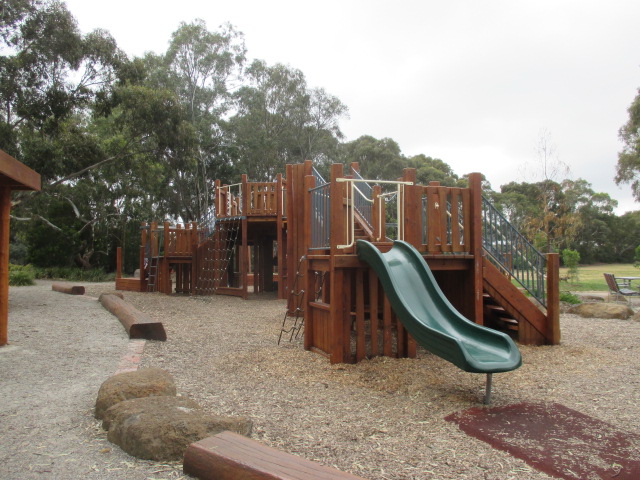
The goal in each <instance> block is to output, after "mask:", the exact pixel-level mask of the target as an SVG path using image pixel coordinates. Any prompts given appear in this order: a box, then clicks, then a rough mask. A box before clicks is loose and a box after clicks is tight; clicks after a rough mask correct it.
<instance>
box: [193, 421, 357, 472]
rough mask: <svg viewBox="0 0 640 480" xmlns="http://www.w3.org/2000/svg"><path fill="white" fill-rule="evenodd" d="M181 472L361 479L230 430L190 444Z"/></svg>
mask: <svg viewBox="0 0 640 480" xmlns="http://www.w3.org/2000/svg"><path fill="white" fill-rule="evenodd" d="M183 471H184V473H186V474H187V475H191V476H193V477H196V478H199V479H200V480H209V479H211V480H213V479H217V480H259V479H265V480H266V479H269V480H273V479H291V480H313V479H322V480H362V478H361V477H356V476H355V475H352V474H350V473H345V472H341V471H340V470H337V469H335V468H331V467H325V466H323V465H320V464H319V463H316V462H312V461H311V460H307V459H305V458H301V457H296V456H295V455H291V454H289V453H285V452H281V451H280V450H276V449H275V448H271V447H267V446H265V445H262V444H261V443H259V442H256V441H255V440H251V439H250V438H247V437H244V436H242V435H238V434H237V433H233V432H229V431H225V432H222V433H219V434H217V435H214V436H212V437H207V438H205V439H203V440H200V441H199V442H195V443H192V444H191V445H189V447H188V448H187V451H186V452H185V454H184V461H183Z"/></svg>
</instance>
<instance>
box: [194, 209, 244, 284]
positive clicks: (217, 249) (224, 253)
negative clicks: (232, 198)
mask: <svg viewBox="0 0 640 480" xmlns="http://www.w3.org/2000/svg"><path fill="white" fill-rule="evenodd" d="M241 220H242V217H241V216H233V217H223V218H217V217H216V212H215V207H214V208H212V209H211V210H210V211H209V213H208V214H207V215H206V216H205V217H204V218H203V219H202V220H201V222H199V223H200V228H201V230H200V242H199V243H200V246H199V247H198V248H199V249H200V252H199V255H198V256H199V258H201V261H200V262H199V265H198V274H197V281H196V288H195V290H196V294H197V295H211V294H214V293H216V292H217V290H218V289H219V288H220V287H227V286H230V285H229V283H230V281H231V279H232V277H233V271H230V269H229V267H230V265H232V258H233V256H234V252H235V248H236V241H237V239H238V233H239V231H240V227H241V225H242V223H241Z"/></svg>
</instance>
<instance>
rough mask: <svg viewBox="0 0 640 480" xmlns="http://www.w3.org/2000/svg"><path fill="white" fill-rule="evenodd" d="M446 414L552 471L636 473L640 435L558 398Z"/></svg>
mask: <svg viewBox="0 0 640 480" xmlns="http://www.w3.org/2000/svg"><path fill="white" fill-rule="evenodd" d="M446 420H448V421H450V422H455V423H457V424H458V425H459V426H460V429H461V430H462V431H464V432H466V433H467V434H468V435H471V436H473V437H475V438H478V439H480V440H483V441H485V442H487V443H488V444H490V445H491V446H492V447H494V448H498V449H500V450H504V451H506V452H509V453H510V454H511V455H513V456H514V457H517V458H520V459H522V460H524V461H525V462H527V463H528V464H529V465H531V466H532V467H534V468H537V469H538V470H541V471H542V472H545V473H547V474H549V475H553V476H555V477H559V478H567V479H571V480H574V479H576V480H585V479H597V478H615V479H616V480H622V479H629V480H637V479H640V436H638V435H634V434H628V433H625V432H621V431H619V430H616V429H615V428H614V427H613V426H612V425H609V424H608V423H605V422H602V421H600V420H598V419H595V418H592V417H589V416H588V415H584V414H582V413H580V412H576V411H575V410H572V409H570V408H567V407H565V406H563V405H560V404H558V403H549V404H537V403H519V404H515V405H508V406H505V407H495V408H491V407H489V408H487V407H485V408H482V407H477V408H471V409H469V410H465V411H463V412H458V413H454V414H452V415H449V416H448V417H446Z"/></svg>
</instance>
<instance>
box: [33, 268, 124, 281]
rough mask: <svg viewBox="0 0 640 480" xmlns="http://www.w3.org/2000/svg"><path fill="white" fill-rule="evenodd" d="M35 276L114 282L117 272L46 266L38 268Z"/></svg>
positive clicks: (53, 278)
mask: <svg viewBox="0 0 640 480" xmlns="http://www.w3.org/2000/svg"><path fill="white" fill-rule="evenodd" d="M35 277H36V278H42V279H50V280H61V279H64V280H69V281H72V282H112V281H115V278H116V275H115V273H105V271H104V270H102V269H101V268H94V269H91V270H83V269H82V268H74V267H46V268H36V269H35Z"/></svg>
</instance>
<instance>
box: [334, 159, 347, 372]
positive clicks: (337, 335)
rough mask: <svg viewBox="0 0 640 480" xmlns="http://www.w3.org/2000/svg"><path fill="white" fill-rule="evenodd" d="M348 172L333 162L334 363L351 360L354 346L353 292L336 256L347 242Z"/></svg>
mask: <svg viewBox="0 0 640 480" xmlns="http://www.w3.org/2000/svg"><path fill="white" fill-rule="evenodd" d="M343 176H344V173H343V165H342V164H340V163H335V164H333V165H331V186H330V193H329V198H330V200H329V201H330V203H331V232H330V235H329V238H330V244H331V266H330V287H329V288H330V289H331V293H330V305H331V306H330V317H331V329H330V331H331V363H343V362H345V361H347V353H346V352H347V349H348V348H349V347H350V344H349V343H350V341H349V340H350V339H349V338H347V337H346V336H345V330H346V326H350V322H351V318H350V316H351V305H350V302H349V301H348V297H347V291H348V292H349V293H350V292H351V287H350V284H349V282H348V280H347V278H346V277H347V275H346V274H345V270H344V269H343V268H336V266H335V263H334V260H335V258H336V255H338V254H340V253H342V252H341V250H339V249H338V248H337V246H338V245H341V244H343V243H344V242H345V224H344V217H345V211H344V209H345V206H344V188H343V187H344V186H343V184H341V183H338V182H337V181H336V179H338V178H341V177H343Z"/></svg>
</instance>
